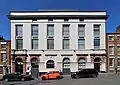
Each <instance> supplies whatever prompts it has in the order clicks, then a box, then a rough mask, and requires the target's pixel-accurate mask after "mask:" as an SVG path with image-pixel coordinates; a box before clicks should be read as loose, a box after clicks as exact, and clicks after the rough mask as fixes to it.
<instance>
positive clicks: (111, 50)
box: [109, 46, 114, 54]
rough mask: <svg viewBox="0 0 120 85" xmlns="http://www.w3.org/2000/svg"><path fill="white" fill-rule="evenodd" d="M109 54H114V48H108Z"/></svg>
mask: <svg viewBox="0 0 120 85" xmlns="http://www.w3.org/2000/svg"><path fill="white" fill-rule="evenodd" d="M109 54H114V47H113V46H109Z"/></svg>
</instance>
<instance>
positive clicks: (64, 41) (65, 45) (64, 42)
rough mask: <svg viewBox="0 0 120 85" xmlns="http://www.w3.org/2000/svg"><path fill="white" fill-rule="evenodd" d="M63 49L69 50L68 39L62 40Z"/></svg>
mask: <svg viewBox="0 0 120 85" xmlns="http://www.w3.org/2000/svg"><path fill="white" fill-rule="evenodd" d="M63 49H69V39H63Z"/></svg>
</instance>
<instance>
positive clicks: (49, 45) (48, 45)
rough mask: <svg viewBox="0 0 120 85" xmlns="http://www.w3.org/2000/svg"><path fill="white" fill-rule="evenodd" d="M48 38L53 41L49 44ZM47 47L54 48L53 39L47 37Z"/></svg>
mask: <svg viewBox="0 0 120 85" xmlns="http://www.w3.org/2000/svg"><path fill="white" fill-rule="evenodd" d="M49 40H51V42H53V43H52V44H49ZM52 46H53V47H52ZM47 49H54V39H47Z"/></svg>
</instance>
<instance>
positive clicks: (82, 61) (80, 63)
mask: <svg viewBox="0 0 120 85" xmlns="http://www.w3.org/2000/svg"><path fill="white" fill-rule="evenodd" d="M85 64H86V61H85V58H79V60H78V70H80V69H82V68H85Z"/></svg>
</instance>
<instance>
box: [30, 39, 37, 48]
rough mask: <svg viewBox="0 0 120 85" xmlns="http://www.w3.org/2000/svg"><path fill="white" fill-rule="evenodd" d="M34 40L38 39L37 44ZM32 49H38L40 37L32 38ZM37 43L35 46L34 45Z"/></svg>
mask: <svg viewBox="0 0 120 85" xmlns="http://www.w3.org/2000/svg"><path fill="white" fill-rule="evenodd" d="M33 40H37V44H35V43H33ZM31 44H32V45H31V49H38V48H39V47H38V46H39V40H38V39H32V40H31ZM34 45H35V46H34ZM36 45H37V47H36Z"/></svg>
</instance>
